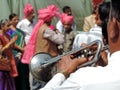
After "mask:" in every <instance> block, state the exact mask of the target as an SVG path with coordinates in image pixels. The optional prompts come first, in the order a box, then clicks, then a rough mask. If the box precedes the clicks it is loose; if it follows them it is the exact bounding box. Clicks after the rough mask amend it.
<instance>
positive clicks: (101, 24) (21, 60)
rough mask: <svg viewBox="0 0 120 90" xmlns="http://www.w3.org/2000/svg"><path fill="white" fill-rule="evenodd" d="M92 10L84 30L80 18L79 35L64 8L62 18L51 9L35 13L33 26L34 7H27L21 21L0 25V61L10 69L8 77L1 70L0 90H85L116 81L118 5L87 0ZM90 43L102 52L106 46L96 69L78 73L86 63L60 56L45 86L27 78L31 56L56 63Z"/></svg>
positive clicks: (11, 17)
mask: <svg viewBox="0 0 120 90" xmlns="http://www.w3.org/2000/svg"><path fill="white" fill-rule="evenodd" d="M92 4H93V13H92V15H91V16H90V17H89V19H90V18H92V19H90V24H89V22H88V17H86V18H85V20H84V25H83V32H81V33H80V32H78V31H77V30H76V27H77V26H76V22H75V19H74V16H73V15H72V11H71V7H70V6H65V7H63V12H60V10H59V8H58V7H57V6H55V5H48V6H47V7H46V8H42V9H39V10H38V21H37V22H36V21H35V14H34V11H35V10H34V7H33V6H32V5H31V4H30V3H27V4H26V5H25V7H24V10H23V12H24V16H23V18H22V19H21V20H19V18H18V15H17V14H15V13H11V14H10V15H9V17H8V19H2V20H0V58H1V59H2V57H7V59H8V60H10V64H11V71H3V70H0V90H88V87H89V85H95V84H101V83H108V82H113V81H114V82H116V81H119V80H120V78H119V76H120V75H119V71H118V70H117V69H118V68H119V67H120V66H119V60H118V58H119V56H120V55H119V50H120V48H119V44H120V42H119V39H120V35H119V34H120V33H119V30H120V17H119V12H120V8H119V4H120V1H115V0H114V1H111V2H105V1H104V0H98V2H97V1H96V0H92ZM54 17H56V18H58V19H59V21H58V22H57V23H56V25H52V19H53V18H54ZM92 22H93V24H92V25H91V23H92ZM95 40H100V41H101V42H102V47H104V46H106V45H109V50H104V51H100V58H99V60H98V61H97V62H96V65H95V67H83V68H79V69H77V67H78V66H79V65H81V64H83V63H86V62H88V61H90V59H91V57H79V58H73V56H72V55H65V56H63V57H61V60H60V61H59V62H58V64H57V69H58V73H57V74H55V75H54V76H53V78H52V79H51V80H50V81H48V82H41V81H38V80H36V78H34V77H33V76H32V74H31V72H30V70H29V64H30V60H31V59H32V57H33V56H34V55H35V54H37V53H40V52H45V53H49V54H50V55H51V56H53V57H56V56H58V55H61V54H64V53H67V52H69V51H71V50H74V49H76V48H80V47H83V46H85V45H86V44H89V43H90V42H93V41H95ZM112 59H115V60H112ZM117 88H120V85H118V87H117ZM101 90H110V88H103V89H101ZM115 90H118V89H115Z"/></svg>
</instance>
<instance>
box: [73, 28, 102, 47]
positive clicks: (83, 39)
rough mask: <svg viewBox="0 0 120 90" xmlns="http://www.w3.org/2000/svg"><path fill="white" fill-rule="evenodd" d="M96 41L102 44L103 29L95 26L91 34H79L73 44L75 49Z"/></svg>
mask: <svg viewBox="0 0 120 90" xmlns="http://www.w3.org/2000/svg"><path fill="white" fill-rule="evenodd" d="M95 40H100V41H101V42H102V43H103V41H102V28H101V27H100V26H94V27H93V28H91V29H90V31H89V32H79V34H77V35H76V37H75V39H74V42H73V49H75V48H80V47H81V44H82V43H85V44H89V43H91V42H93V41H95Z"/></svg>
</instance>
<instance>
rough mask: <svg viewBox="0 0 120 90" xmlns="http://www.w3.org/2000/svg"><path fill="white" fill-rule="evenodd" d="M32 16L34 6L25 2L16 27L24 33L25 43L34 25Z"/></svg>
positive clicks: (33, 15)
mask: <svg viewBox="0 0 120 90" xmlns="http://www.w3.org/2000/svg"><path fill="white" fill-rule="evenodd" d="M34 17H35V14H34V8H33V6H32V5H31V4H30V3H27V4H26V5H25V8H24V17H23V19H22V20H21V21H20V22H18V24H17V28H18V29H20V30H22V31H23V32H24V34H25V43H26V44H27V42H28V40H29V38H30V36H31V33H32V30H33V27H34V26H35V21H34Z"/></svg>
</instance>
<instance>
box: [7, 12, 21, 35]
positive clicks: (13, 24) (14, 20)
mask: <svg viewBox="0 0 120 90" xmlns="http://www.w3.org/2000/svg"><path fill="white" fill-rule="evenodd" d="M9 22H10V27H9V28H10V29H9V31H8V32H7V33H8V34H9V35H10V36H11V37H12V35H13V34H14V32H15V31H16V26H17V24H18V22H19V18H18V15H17V14H15V13H11V14H10V15H9Z"/></svg>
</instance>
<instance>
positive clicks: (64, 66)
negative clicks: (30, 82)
mask: <svg viewBox="0 0 120 90" xmlns="http://www.w3.org/2000/svg"><path fill="white" fill-rule="evenodd" d="M72 58H73V56H72V55H66V56H64V57H62V59H61V60H60V61H59V62H58V73H57V74H56V75H55V76H54V77H53V78H52V79H51V80H50V81H49V82H48V83H47V84H46V86H45V87H44V88H42V89H40V90H61V88H62V89H63V90H65V89H66V88H70V87H71V86H70V87H64V86H66V85H63V84H64V81H65V78H68V77H69V75H70V74H71V73H72V72H74V71H76V69H77V67H78V66H79V65H81V64H83V63H85V62H86V61H87V58H74V59H72ZM61 85H63V87H62V86H61ZM71 85H72V83H71ZM73 85H74V84H73ZM67 86H69V85H67ZM73 87H74V86H73Z"/></svg>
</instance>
